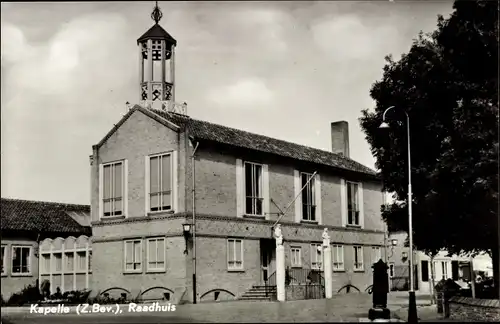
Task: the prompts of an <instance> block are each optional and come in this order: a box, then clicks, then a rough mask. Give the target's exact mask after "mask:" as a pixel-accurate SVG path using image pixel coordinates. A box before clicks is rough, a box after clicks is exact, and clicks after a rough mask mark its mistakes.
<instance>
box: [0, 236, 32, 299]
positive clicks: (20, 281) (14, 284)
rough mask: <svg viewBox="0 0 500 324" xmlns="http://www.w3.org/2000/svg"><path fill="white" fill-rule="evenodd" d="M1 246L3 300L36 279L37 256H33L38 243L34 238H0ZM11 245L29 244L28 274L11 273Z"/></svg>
mask: <svg viewBox="0 0 500 324" xmlns="http://www.w3.org/2000/svg"><path fill="white" fill-rule="evenodd" d="M2 246H3V247H5V251H6V252H5V255H4V259H5V260H6V261H5V265H6V269H5V274H2V279H1V292H2V297H3V299H4V300H5V301H7V300H8V299H9V297H10V296H11V295H12V294H14V293H18V292H20V291H21V290H22V289H23V288H24V287H25V286H27V285H34V284H35V283H36V280H37V279H38V258H37V257H36V256H35V250H36V249H37V248H38V244H37V243H36V242H35V241H34V240H28V239H23V238H11V239H2ZM12 246H30V247H31V256H30V262H31V267H30V269H31V272H30V273H29V274H13V273H12Z"/></svg>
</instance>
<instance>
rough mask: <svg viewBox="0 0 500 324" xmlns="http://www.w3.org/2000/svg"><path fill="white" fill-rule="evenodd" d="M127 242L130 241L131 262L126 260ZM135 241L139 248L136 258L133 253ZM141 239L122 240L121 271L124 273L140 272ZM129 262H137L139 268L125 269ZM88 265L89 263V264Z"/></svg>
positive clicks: (141, 262) (141, 261)
mask: <svg viewBox="0 0 500 324" xmlns="http://www.w3.org/2000/svg"><path fill="white" fill-rule="evenodd" d="M127 243H132V248H133V251H132V255H133V260H132V262H127V261H129V260H127V245H128V244H127ZM135 243H139V246H140V249H139V257H138V259H139V260H137V259H136V255H135ZM142 248H143V246H142V239H132V240H124V241H123V272H124V273H142V268H143V266H142V264H143V260H142V259H143V258H142ZM129 263H131V264H132V265H135V264H136V263H139V268H138V269H127V264H129ZM89 266H90V265H89Z"/></svg>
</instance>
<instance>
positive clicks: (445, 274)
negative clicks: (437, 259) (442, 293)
mask: <svg viewBox="0 0 500 324" xmlns="http://www.w3.org/2000/svg"><path fill="white" fill-rule="evenodd" d="M441 276H442V278H443V279H445V280H446V279H448V262H447V261H441Z"/></svg>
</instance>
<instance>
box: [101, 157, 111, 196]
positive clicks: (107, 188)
mask: <svg viewBox="0 0 500 324" xmlns="http://www.w3.org/2000/svg"><path fill="white" fill-rule="evenodd" d="M103 171H104V175H103V182H104V183H103V187H104V190H103V198H104V199H109V198H111V165H106V166H104V168H103Z"/></svg>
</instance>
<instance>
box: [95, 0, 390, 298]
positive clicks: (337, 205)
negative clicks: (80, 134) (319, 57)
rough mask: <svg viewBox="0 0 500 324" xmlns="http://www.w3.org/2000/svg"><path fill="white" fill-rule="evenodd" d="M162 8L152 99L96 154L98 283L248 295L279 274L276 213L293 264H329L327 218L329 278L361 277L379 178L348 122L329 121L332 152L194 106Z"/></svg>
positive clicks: (376, 241) (341, 282)
mask: <svg viewBox="0 0 500 324" xmlns="http://www.w3.org/2000/svg"><path fill="white" fill-rule="evenodd" d="M152 17H153V19H154V20H155V24H154V25H153V27H151V28H150V29H149V30H148V31H147V32H146V33H145V34H144V35H143V36H141V37H140V38H139V39H138V41H137V43H138V47H139V64H140V71H141V73H140V75H139V79H140V80H139V84H138V85H137V86H138V87H140V89H141V92H142V97H141V98H140V100H141V101H142V102H141V104H140V105H135V106H133V107H131V108H130V109H129V111H128V113H127V114H126V115H125V116H123V117H122V118H121V120H119V122H118V123H117V124H116V125H115V126H114V127H113V128H112V129H111V130H110V131H109V132H108V134H106V135H105V136H104V137H103V138H102V140H101V141H100V142H99V143H97V144H96V145H94V146H93V154H92V155H91V157H90V164H91V187H92V188H91V193H92V194H91V217H92V232H93V233H92V234H93V238H92V247H93V256H92V283H91V286H92V289H93V290H96V291H101V292H102V291H109V292H110V293H112V292H116V293H117V294H120V293H124V292H125V293H127V294H129V296H132V298H135V297H138V296H140V297H141V298H144V299H148V298H164V299H168V300H181V299H182V300H186V301H190V302H192V301H193V300H194V301H196V302H201V301H209V300H214V299H215V300H220V299H234V298H241V297H242V296H245V293H247V292H248V291H249V290H251V289H252V287H253V286H261V285H268V284H269V285H271V286H272V278H273V275H274V273H275V270H276V265H275V259H276V257H275V248H276V244H275V241H274V239H273V236H272V233H273V226H274V225H275V224H276V223H277V222H279V224H281V229H282V233H283V238H284V246H285V260H286V261H285V262H286V265H285V266H286V267H287V269H289V270H288V271H290V273H292V274H293V273H294V269H295V270H296V273H299V272H300V271H306V272H307V271H313V270H321V269H322V268H323V264H322V262H323V257H322V255H321V254H322V250H321V249H320V248H319V246H320V245H321V242H322V238H321V235H322V232H323V230H324V229H325V228H327V229H328V230H329V233H330V236H331V243H332V254H333V255H332V261H333V291H334V292H337V291H338V290H340V289H341V288H343V287H345V286H346V285H352V286H354V287H356V288H357V289H359V290H360V291H365V289H367V288H368V287H369V286H370V285H371V283H372V282H371V281H372V270H371V265H372V263H373V262H375V261H377V260H379V259H381V258H383V253H385V248H384V247H385V243H384V237H385V236H384V233H385V232H384V229H385V226H384V223H383V220H382V218H381V213H380V210H381V208H380V207H381V205H382V204H383V193H382V182H381V180H380V179H379V177H378V176H377V174H376V172H375V171H373V170H371V169H369V168H367V167H365V166H363V165H361V164H360V163H358V162H356V161H354V160H352V159H351V158H350V157H349V133H348V124H347V122H343V121H340V122H333V123H331V130H332V133H331V137H332V151H331V152H328V151H323V150H319V149H315V148H311V147H306V146H302V145H298V144H294V143H290V142H286V141H282V140H278V139H274V138H270V137H266V136H262V135H258V134H253V133H249V132H246V131H243V130H238V129H234V128H229V127H226V126H222V125H217V124H213V123H210V122H206V121H202V120H197V119H195V118H191V117H190V116H188V115H187V112H186V109H185V108H186V106H185V105H178V104H176V101H175V48H176V46H177V41H176V40H175V39H174V38H173V37H172V36H171V35H170V34H169V33H167V32H166V31H165V30H164V29H163V28H162V27H161V26H160V25H159V20H160V18H161V12H160V10H159V8H158V7H156V8H155V10H154V12H153V14H152ZM103 135H104V134H103ZM299 270H300V271H299ZM193 295H195V296H194V297H195V298H194V299H193Z"/></svg>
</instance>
